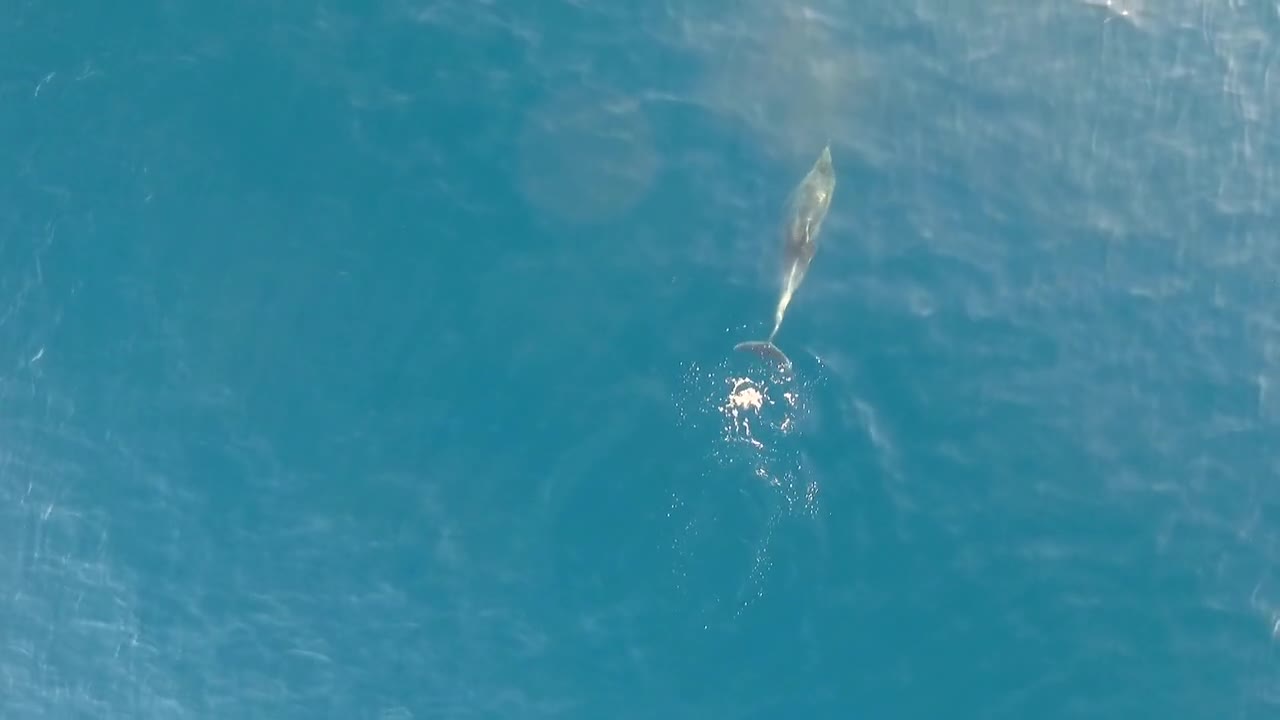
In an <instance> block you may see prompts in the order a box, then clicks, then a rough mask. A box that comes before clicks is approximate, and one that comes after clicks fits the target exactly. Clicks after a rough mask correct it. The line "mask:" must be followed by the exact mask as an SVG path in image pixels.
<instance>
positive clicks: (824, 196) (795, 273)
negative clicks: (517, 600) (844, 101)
mask: <svg viewBox="0 0 1280 720" xmlns="http://www.w3.org/2000/svg"><path fill="white" fill-rule="evenodd" d="M835 189H836V171H835V168H834V167H833V166H832V165H831V145H830V143H828V144H827V146H826V147H824V148H823V149H822V154H821V155H819V156H818V160H817V162H815V163H814V164H813V167H812V168H810V170H809V173H808V174H807V175H805V176H804V179H803V180H801V181H800V185H799V186H798V187H796V189H795V190H794V191H792V193H791V197H790V199H789V201H788V203H787V208H788V210H787V212H788V214H787V216H786V219H785V226H784V229H783V237H782V293H781V294H780V295H779V296H778V309H777V310H776V311H775V312H774V317H773V332H771V333H769V339H767V340H750V341H747V342H741V343H738V344H737V345H735V346H734V348H733V349H734V350H741V351H744V352H753V353H756V354H758V355H761V356H763V357H766V358H770V359H772V360H774V361H775V362H777V363H778V364H779V365H781V366H782V368H783V370H785V371H787V372H790V370H791V359H790V358H788V357H787V356H786V354H785V353H783V352H782V350H781V349H779V348H778V346H777V345H774V344H773V338H774V337H775V336H776V335H777V334H778V329H779V328H781V327H782V318H783V317H784V316H785V315H786V314H787V306H788V305H790V304H791V298H792V297H793V296H794V295H795V294H796V290H798V289H800V283H802V282H804V276H805V273H806V272H808V270H809V263H811V262H813V256H814V254H815V253H816V252H817V251H818V233H819V231H821V230H822V221H823V219H824V218H826V216H827V208H829V207H830V206H831V195H832V193H834V192H835Z"/></svg>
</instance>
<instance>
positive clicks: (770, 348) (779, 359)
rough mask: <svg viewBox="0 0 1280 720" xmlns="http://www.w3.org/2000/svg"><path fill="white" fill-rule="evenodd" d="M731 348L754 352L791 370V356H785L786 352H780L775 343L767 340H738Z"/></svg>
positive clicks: (784, 368)
mask: <svg viewBox="0 0 1280 720" xmlns="http://www.w3.org/2000/svg"><path fill="white" fill-rule="evenodd" d="M733 349H734V350H738V351H740V352H749V353H755V354H756V355H759V356H760V357H763V358H765V359H767V360H772V361H774V362H776V363H778V365H779V366H780V367H781V368H782V369H783V370H786V371H788V372H790V370H791V358H789V357H787V355H786V353H784V352H782V350H781V349H779V348H778V346H777V345H774V344H773V343H772V342H771V341H769V340H750V341H748V342H740V343H738V344H737V345H734V346H733Z"/></svg>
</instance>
